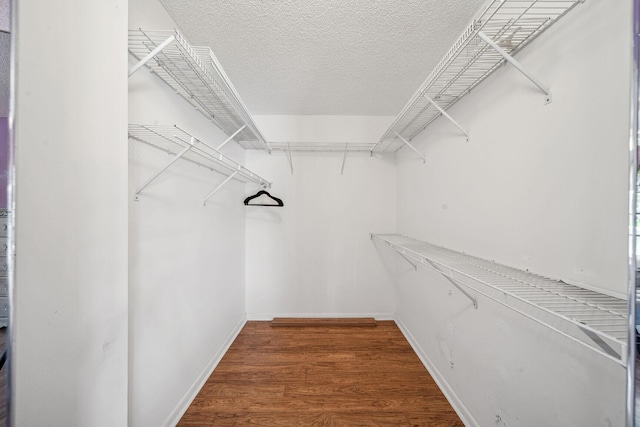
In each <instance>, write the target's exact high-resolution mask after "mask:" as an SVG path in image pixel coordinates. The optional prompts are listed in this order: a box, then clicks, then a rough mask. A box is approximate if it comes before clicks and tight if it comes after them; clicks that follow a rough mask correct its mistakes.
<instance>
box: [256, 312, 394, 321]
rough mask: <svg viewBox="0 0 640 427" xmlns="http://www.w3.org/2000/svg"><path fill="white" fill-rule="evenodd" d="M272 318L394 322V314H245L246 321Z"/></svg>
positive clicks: (269, 319)
mask: <svg viewBox="0 0 640 427" xmlns="http://www.w3.org/2000/svg"><path fill="white" fill-rule="evenodd" d="M274 317H295V318H321V319H326V318H332V317H346V318H353V317H373V318H374V319H376V320H395V318H396V317H395V314H394V313H247V320H253V321H265V320H268V321H271V320H273V318H274Z"/></svg>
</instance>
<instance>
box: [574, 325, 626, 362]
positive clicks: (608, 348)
mask: <svg viewBox="0 0 640 427" xmlns="http://www.w3.org/2000/svg"><path fill="white" fill-rule="evenodd" d="M580 330H581V331H582V332H583V333H584V334H585V335H586V336H588V337H589V338H590V339H591V341H593V342H594V343H595V344H596V345H597V346H598V347H600V349H602V351H604V352H605V353H607V354H608V355H609V356H612V357H615V358H616V359H622V358H621V357H620V355H619V354H618V353H617V352H616V351H615V350H614V349H612V348H611V346H610V345H609V344H607V343H606V342H605V341H604V340H603V339H602V338H600V337H599V336H598V335H597V334H595V333H593V332H591V331H590V330H588V329H585V328H580Z"/></svg>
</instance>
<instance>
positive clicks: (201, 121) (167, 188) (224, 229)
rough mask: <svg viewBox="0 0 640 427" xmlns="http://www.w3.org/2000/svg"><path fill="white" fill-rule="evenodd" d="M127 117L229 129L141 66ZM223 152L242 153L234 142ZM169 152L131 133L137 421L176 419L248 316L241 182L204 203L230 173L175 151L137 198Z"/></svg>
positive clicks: (197, 129)
mask: <svg viewBox="0 0 640 427" xmlns="http://www.w3.org/2000/svg"><path fill="white" fill-rule="evenodd" d="M129 15H130V19H129V27H130V28H139V27H141V28H143V29H145V30H172V29H173V28H174V27H175V24H174V23H173V21H172V20H171V18H170V17H169V16H168V15H167V13H166V11H165V10H164V9H163V8H162V6H161V5H160V4H159V3H158V2H157V1H156V0H132V1H130V2H129ZM129 59H130V65H132V64H133V63H134V62H135V60H134V59H133V58H132V57H130V58H129ZM223 66H224V64H223ZM129 122H130V123H140V124H163V125H173V124H176V125H179V126H180V127H181V128H183V129H185V130H187V131H189V132H191V133H193V134H194V135H195V136H197V137H198V138H200V139H202V140H204V141H207V142H209V143H211V144H213V145H214V146H215V145H218V144H219V143H221V142H222V141H224V140H225V139H226V136H225V135H224V134H223V133H222V132H221V131H220V130H219V129H218V128H217V127H216V126H215V125H214V124H212V123H211V122H210V121H208V120H207V119H206V118H205V117H204V116H203V115H201V114H200V113H199V112H197V111H196V110H194V108H193V107H192V106H191V105H189V104H188V103H187V102H186V101H185V100H183V99H182V98H180V97H179V96H178V95H176V94H175V93H174V92H173V91H172V90H171V89H170V88H169V87H168V86H167V85H166V84H165V83H164V82H162V81H161V80H160V79H158V78H157V77H156V76H155V75H152V74H151V73H149V72H148V71H147V70H146V69H144V68H143V69H141V70H140V71H138V72H137V73H136V74H135V75H133V76H132V77H131V78H130V79H129ZM223 152H224V153H225V154H228V155H229V156H230V157H232V158H234V159H235V160H237V161H240V162H243V161H244V151H243V150H242V149H240V148H239V147H238V146H237V144H235V143H229V144H227V145H226V146H225V148H224V149H223ZM170 159H171V157H170V156H168V155H167V154H165V153H163V152H161V151H158V150H157V149H155V148H152V147H149V146H146V145H143V144H141V143H139V142H133V143H131V142H130V143H129V160H130V163H129V174H130V181H129V196H128V200H129V220H130V223H129V224H130V235H129V253H130V263H129V266H130V269H129V280H130V294H129V297H130V326H129V331H130V375H129V381H130V385H129V393H130V395H129V425H130V426H133V427H142V426H144V427H146V426H160V425H172V424H174V423H175V422H177V421H178V420H179V418H180V417H181V415H182V413H183V411H184V410H186V408H187V407H188V405H189V404H190V402H191V400H192V398H193V397H195V394H196V393H197V391H198V390H199V388H200V386H201V385H202V382H203V381H205V380H206V379H207V377H208V376H209V374H210V372H211V370H212V369H213V368H214V366H215V365H216V363H217V362H218V360H219V358H220V357H221V356H222V354H224V351H225V350H226V346H227V345H228V344H229V343H230V340H231V339H232V338H233V337H234V336H235V334H236V333H237V332H238V327H239V326H242V324H243V322H244V319H245V314H244V313H245V288H244V274H245V273H244V268H245V267H244V266H245V262H244V260H245V249H244V244H245V219H244V205H243V204H242V200H243V199H244V197H245V185H244V184H241V183H239V182H236V181H231V182H230V183H228V184H227V185H226V186H225V187H223V188H222V189H221V190H220V191H219V192H218V193H216V194H215V195H214V197H213V198H212V199H210V201H209V202H208V204H207V206H206V207H204V206H203V203H202V200H203V199H204V197H205V196H206V195H207V194H208V193H209V192H210V191H211V190H212V189H213V188H215V187H216V186H217V185H218V184H219V183H220V182H222V181H223V180H224V179H225V177H224V176H223V175H220V174H217V173H214V172H211V171H209V170H205V169H203V168H201V167H198V166H196V165H193V164H191V163H187V162H180V161H179V162H177V163H175V164H174V165H173V166H172V167H171V168H170V169H169V170H168V171H167V172H166V173H165V174H163V175H162V176H161V177H160V178H158V179H157V180H156V181H154V182H153V183H152V184H151V185H150V186H149V187H147V188H146V189H145V191H144V192H143V193H141V195H140V200H139V201H137V202H134V201H133V195H134V193H135V191H136V189H137V188H139V186H140V185H142V184H143V183H144V182H145V181H146V179H147V178H149V177H150V176H152V175H153V174H154V173H155V172H157V171H159V170H160V169H162V167H163V166H164V165H165V164H166V163H167V162H169V160H170Z"/></svg>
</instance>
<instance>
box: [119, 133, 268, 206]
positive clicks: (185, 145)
mask: <svg viewBox="0 0 640 427" xmlns="http://www.w3.org/2000/svg"><path fill="white" fill-rule="evenodd" d="M129 140H130V141H139V142H141V143H144V144H146V145H149V146H152V147H154V148H157V149H159V150H162V151H164V152H166V153H167V154H170V155H172V156H173V158H172V160H171V161H170V162H169V164H168V165H167V166H166V167H165V168H164V169H162V170H161V171H160V172H159V173H158V174H156V175H154V176H153V177H152V178H151V179H149V180H148V181H147V182H146V183H145V184H144V185H143V186H142V187H141V188H139V189H138V191H136V194H139V193H140V192H141V191H142V190H143V189H144V188H145V187H146V186H147V185H149V184H150V183H151V182H152V181H153V180H154V179H155V178H157V177H158V176H159V175H160V174H161V173H163V172H164V171H166V170H167V169H168V168H169V167H170V166H171V165H172V164H173V163H174V162H175V161H177V160H179V159H182V160H186V161H188V162H191V163H193V164H196V165H198V166H202V167H204V168H207V169H209V170H211V171H213V172H217V173H220V174H223V175H225V176H227V180H225V181H224V183H223V184H222V185H224V184H226V183H227V182H228V181H229V180H230V179H235V180H237V181H240V182H243V183H255V184H259V185H261V186H262V187H265V188H268V187H271V183H270V182H269V181H267V180H266V179H264V178H262V177H260V176H259V175H257V174H255V173H253V172H252V171H250V170H249V169H247V168H246V167H244V166H243V165H241V164H239V163H238V162H236V161H235V160H232V159H231V158H229V157H227V156H225V155H224V154H222V153H220V152H219V151H218V150H217V149H215V148H214V147H212V146H211V145H210V144H209V143H207V142H204V141H202V140H200V139H198V138H196V137H194V136H193V135H191V134H190V133H188V132H186V131H185V130H183V129H181V128H179V127H178V126H167V125H142V124H130V125H129ZM222 185H220V186H219V187H217V188H216V189H215V191H217V190H218V189H219V188H220V187H221V186H222ZM215 191H213V192H212V193H211V194H210V195H209V196H208V197H207V199H208V198H209V197H211V196H212V195H213V193H215ZM205 202H206V199H205Z"/></svg>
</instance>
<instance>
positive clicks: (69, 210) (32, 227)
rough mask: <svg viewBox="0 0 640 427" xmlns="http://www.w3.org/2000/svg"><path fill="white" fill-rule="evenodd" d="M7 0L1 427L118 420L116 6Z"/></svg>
mask: <svg viewBox="0 0 640 427" xmlns="http://www.w3.org/2000/svg"><path fill="white" fill-rule="evenodd" d="M15 3H19V4H18V11H17V26H16V28H14V34H15V37H16V67H17V76H18V78H17V92H16V111H15V120H16V121H15V146H16V158H15V162H16V163H15V170H16V180H17V181H16V182H17V187H16V193H17V195H16V212H17V218H16V222H15V224H16V231H15V233H16V237H17V240H16V247H15V248H16V253H17V257H16V268H15V289H14V291H15V292H14V305H13V307H12V308H13V320H14V323H13V324H12V327H13V330H12V364H11V376H12V386H13V390H12V392H13V393H12V398H13V401H12V410H13V416H14V425H16V426H78V427H81V426H82V427H84V426H105V427H107V426H109V427H111V426H122V425H126V422H127V203H126V197H127V149H126V124H127V108H126V102H127V82H126V74H125V73H124V72H123V70H125V69H126V66H127V54H126V49H127V36H126V28H127V2H126V1H121V0H115V1H109V2H104V1H100V0H61V1H56V2H41V1H29V0H26V1H20V2H15Z"/></svg>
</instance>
